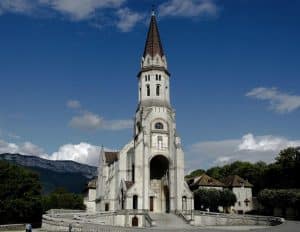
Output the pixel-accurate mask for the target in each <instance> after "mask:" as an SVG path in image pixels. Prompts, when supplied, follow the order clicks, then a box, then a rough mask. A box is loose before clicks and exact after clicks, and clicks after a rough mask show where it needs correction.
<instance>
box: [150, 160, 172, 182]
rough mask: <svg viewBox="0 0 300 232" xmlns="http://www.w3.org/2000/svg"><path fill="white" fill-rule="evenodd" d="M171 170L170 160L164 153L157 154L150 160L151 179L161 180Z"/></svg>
mask: <svg viewBox="0 0 300 232" xmlns="http://www.w3.org/2000/svg"><path fill="white" fill-rule="evenodd" d="M168 172H169V160H168V159H167V158H166V157H165V156H163V155H156V156H154V157H153V158H152V159H151V161H150V180H153V179H155V180H160V179H162V178H163V177H164V176H166V175H167V174H168Z"/></svg>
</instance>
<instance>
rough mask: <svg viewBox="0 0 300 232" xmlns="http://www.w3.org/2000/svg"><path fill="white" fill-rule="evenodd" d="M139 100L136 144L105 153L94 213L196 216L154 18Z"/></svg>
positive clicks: (135, 125) (149, 34) (147, 43)
mask: <svg viewBox="0 0 300 232" xmlns="http://www.w3.org/2000/svg"><path fill="white" fill-rule="evenodd" d="M138 100H139V102H138V107H137V110H136V114H135V121H134V136H133V139H132V140H131V141H130V142H129V143H128V144H127V145H125V146H124V147H123V149H122V150H121V151H118V152H106V151H104V149H102V151H101V163H100V167H99V175H98V181H97V197H96V198H97V199H96V210H97V211H99V212H103V211H114V212H116V211H119V210H147V211H151V212H157V213H161V212H175V211H181V210H192V209H193V208H194V202H193V194H192V192H191V191H190V189H189V187H188V185H187V184H186V182H185V180H184V152H183V150H182V147H181V140H180V137H179V136H178V134H177V132H176V122H175V111H174V110H173V108H172V107H171V103H170V74H169V72H168V69H167V61H166V57H165V55H164V51H163V48H162V44H161V41H160V37H159V32H158V27H157V22H156V18H155V15H152V17H151V22H150V27H149V31H148V36H147V40H146V45H145V51H144V55H143V57H142V62H141V70H140V72H139V74H138Z"/></svg>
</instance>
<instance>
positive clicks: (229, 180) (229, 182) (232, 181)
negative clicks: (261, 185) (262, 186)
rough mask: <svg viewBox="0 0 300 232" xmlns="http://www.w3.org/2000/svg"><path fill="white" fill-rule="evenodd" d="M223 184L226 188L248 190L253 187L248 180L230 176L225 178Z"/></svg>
mask: <svg viewBox="0 0 300 232" xmlns="http://www.w3.org/2000/svg"><path fill="white" fill-rule="evenodd" d="M223 183H224V184H225V185H226V186H228V187H249V188H252V187H253V185H252V184H251V183H249V181H248V180H245V179H243V178H242V177H240V176H238V175H232V176H228V177H226V178H225V179H224V180H223Z"/></svg>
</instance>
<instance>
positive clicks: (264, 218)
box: [193, 210, 284, 225]
mask: <svg viewBox="0 0 300 232" xmlns="http://www.w3.org/2000/svg"><path fill="white" fill-rule="evenodd" d="M193 214H194V216H213V217H218V218H228V219H245V220H253V221H256V222H257V223H259V222H267V223H269V224H270V225H278V224H281V223H283V222H284V219H283V218H280V217H273V216H260V215H247V214H225V213H215V212H207V211H199V210H194V211H193Z"/></svg>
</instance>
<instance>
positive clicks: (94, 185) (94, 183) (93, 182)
mask: <svg viewBox="0 0 300 232" xmlns="http://www.w3.org/2000/svg"><path fill="white" fill-rule="evenodd" d="M97 179H98V178H94V179H92V180H90V181H89V183H88V185H87V188H88V189H96V188H97Z"/></svg>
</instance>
